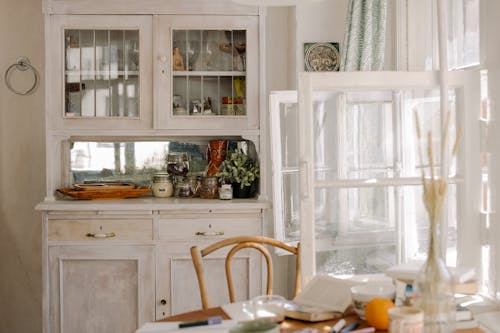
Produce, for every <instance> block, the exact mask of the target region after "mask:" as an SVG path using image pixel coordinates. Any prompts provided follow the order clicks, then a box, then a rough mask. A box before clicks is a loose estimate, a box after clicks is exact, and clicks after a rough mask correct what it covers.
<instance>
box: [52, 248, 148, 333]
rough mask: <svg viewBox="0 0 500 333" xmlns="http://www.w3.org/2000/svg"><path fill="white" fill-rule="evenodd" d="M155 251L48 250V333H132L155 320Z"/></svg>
mask: <svg viewBox="0 0 500 333" xmlns="http://www.w3.org/2000/svg"><path fill="white" fill-rule="evenodd" d="M154 277H155V270H154V247H153V246H122V245H113V246H76V245H75V246H69V245H68V246H63V245H61V246H59V245H58V246H50V247H49V298H50V300H49V306H50V309H49V311H50V332H60V333H93V332H95V333H102V332H120V333H132V332H134V331H135V330H136V329H137V328H138V327H140V326H141V325H142V324H143V323H145V322H147V321H153V320H154V294H155V290H154V287H155V283H154V281H155V280H154Z"/></svg>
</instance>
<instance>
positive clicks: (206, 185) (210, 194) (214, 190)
mask: <svg viewBox="0 0 500 333" xmlns="http://www.w3.org/2000/svg"><path fill="white" fill-rule="evenodd" d="M218 186H219V185H218V181H217V177H204V178H203V180H202V182H201V186H200V190H199V192H200V198H202V199H217V197H218V194H219V188H218Z"/></svg>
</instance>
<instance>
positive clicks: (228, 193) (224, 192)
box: [219, 184, 233, 200]
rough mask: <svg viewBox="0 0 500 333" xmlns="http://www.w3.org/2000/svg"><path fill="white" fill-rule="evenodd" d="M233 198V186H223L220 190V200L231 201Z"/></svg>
mask: <svg viewBox="0 0 500 333" xmlns="http://www.w3.org/2000/svg"><path fill="white" fill-rule="evenodd" d="M232 198H233V187H232V186H231V184H222V185H221V186H220V188H219V199H221V200H231V199H232Z"/></svg>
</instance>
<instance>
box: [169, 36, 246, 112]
mask: <svg viewBox="0 0 500 333" xmlns="http://www.w3.org/2000/svg"><path fill="white" fill-rule="evenodd" d="M245 49H246V31H245V30H173V31H172V50H173V51H172V70H173V97H172V103H173V105H172V107H173V115H174V116H178V115H193V116H196V115H214V116H244V115H245V114H246V91H245V83H246V73H245V69H246V68H245V65H246V52H245Z"/></svg>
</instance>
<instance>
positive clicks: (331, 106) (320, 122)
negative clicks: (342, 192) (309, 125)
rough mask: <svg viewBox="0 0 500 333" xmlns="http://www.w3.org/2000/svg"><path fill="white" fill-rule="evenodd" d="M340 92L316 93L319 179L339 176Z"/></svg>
mask: <svg viewBox="0 0 500 333" xmlns="http://www.w3.org/2000/svg"><path fill="white" fill-rule="evenodd" d="M338 98H339V93H317V94H315V95H314V102H313V116H314V124H313V126H314V130H313V131H314V168H315V170H316V177H317V179H318V180H328V179H332V178H336V177H337V159H338V154H339V148H338V133H339V132H338V129H337V126H338V119H337V114H338V112H337V102H338Z"/></svg>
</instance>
